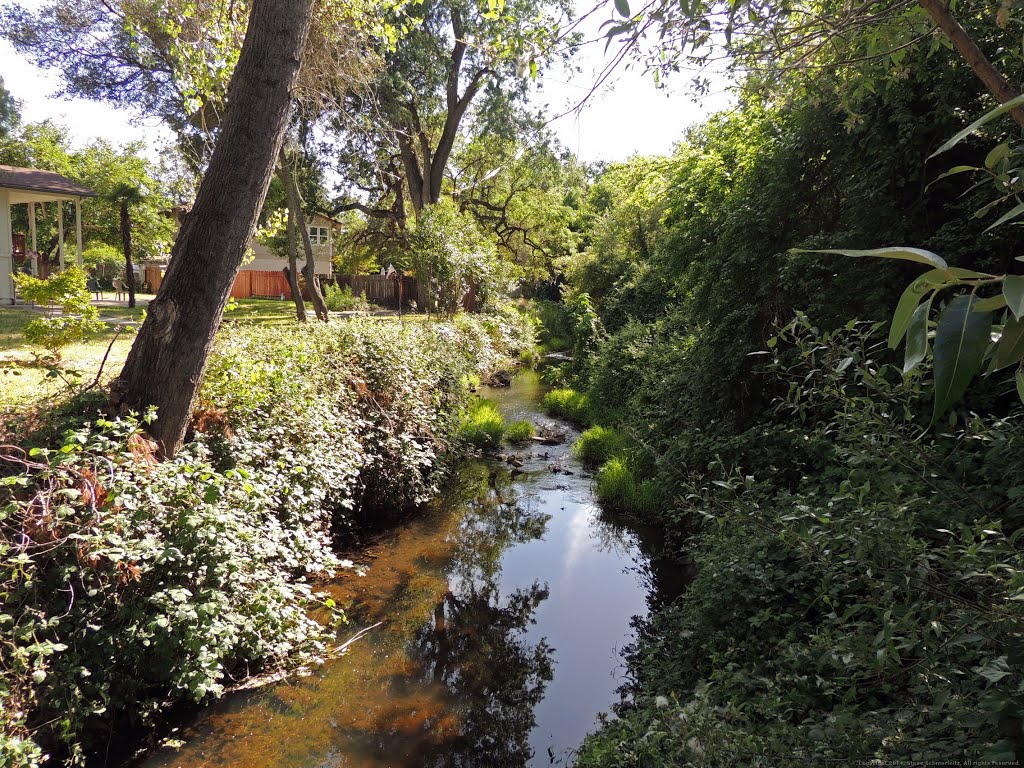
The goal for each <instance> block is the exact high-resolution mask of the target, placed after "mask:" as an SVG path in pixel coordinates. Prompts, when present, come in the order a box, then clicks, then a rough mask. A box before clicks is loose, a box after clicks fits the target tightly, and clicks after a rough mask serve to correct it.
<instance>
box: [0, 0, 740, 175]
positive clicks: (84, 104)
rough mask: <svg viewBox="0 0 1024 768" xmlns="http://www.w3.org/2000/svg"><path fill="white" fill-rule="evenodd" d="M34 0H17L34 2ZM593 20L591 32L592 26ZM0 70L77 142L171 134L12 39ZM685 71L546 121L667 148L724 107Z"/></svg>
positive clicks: (538, 101)
mask: <svg viewBox="0 0 1024 768" xmlns="http://www.w3.org/2000/svg"><path fill="white" fill-rule="evenodd" d="M37 1H38V0H35V1H34V0H27V2H26V0H22V2H23V3H24V4H25V5H28V6H32V5H35V4H36V2H37ZM598 23H599V21H598V20H595V22H594V25H593V26H592V29H591V30H584V34H593V30H594V29H596V28H597V24H598ZM603 47H604V46H603V45H601V44H596V45H590V46H584V48H583V50H582V52H581V54H580V56H578V57H577V60H576V63H577V64H578V65H579V67H580V68H581V70H582V71H581V72H574V73H567V72H563V71H558V70H552V71H548V72H542V73H541V76H540V77H541V80H542V82H543V87H542V88H539V89H535V93H534V104H535V105H536V106H537V107H541V106H544V105H547V106H548V110H547V111H548V114H550V115H552V116H554V115H558V114H560V113H562V112H565V111H566V110H568V109H570V108H571V107H573V106H575V105H576V104H577V103H578V102H579V101H580V99H581V98H582V97H583V96H585V95H586V93H587V92H588V91H589V90H590V88H591V86H592V84H593V83H594V82H595V79H596V71H597V70H598V69H599V68H600V66H601V64H602V63H603ZM0 76H2V77H3V79H4V85H5V86H6V88H7V89H8V90H9V91H10V92H11V94H12V95H13V96H14V98H16V99H18V100H19V101H20V102H21V108H22V119H23V120H24V121H26V122H36V121H40V120H45V119H47V118H51V119H54V120H56V121H58V122H60V123H62V124H64V125H66V126H67V127H68V129H69V132H70V134H71V140H72V143H73V144H75V145H76V146H81V145H82V144H86V143H89V142H90V141H92V140H94V139H97V138H104V139H107V140H109V141H111V142H112V143H114V144H122V143H124V142H127V141H136V140H141V141H144V142H146V144H147V145H148V146H150V147H151V154H152V155H153V156H154V157H155V154H156V147H157V146H158V145H159V144H161V143H164V141H165V140H166V139H167V138H169V136H170V134H169V132H168V131H167V129H166V128H163V127H162V126H161V125H160V123H159V121H156V120H154V119H151V118H150V119H146V120H142V121H141V122H140V121H139V120H138V119H137V117H136V116H134V115H132V114H130V113H128V112H126V111H124V110H118V109H115V108H113V107H111V106H109V105H107V104H102V103H97V102H92V101H87V100H84V99H64V98H57V96H56V93H57V92H58V91H59V89H60V80H59V77H58V76H57V74H56V73H54V72H48V71H44V70H40V69H38V68H36V67H35V66H33V65H32V64H31V63H29V62H28V61H27V60H26V59H25V58H23V57H22V56H20V55H19V54H18V53H17V52H16V51H15V50H14V49H13V48H12V47H11V45H10V44H9V43H7V42H6V41H0ZM688 84H689V83H688V80H687V77H686V75H685V74H682V75H679V76H678V77H677V78H676V79H675V80H673V81H670V83H669V87H668V88H664V89H658V88H656V87H655V85H654V80H653V78H652V76H651V75H649V74H645V73H643V72H642V71H640V70H639V69H634V70H621V71H619V72H618V73H616V75H615V76H614V77H613V78H611V81H610V82H609V83H608V84H606V86H605V87H603V88H602V89H601V90H600V91H599V92H597V93H596V94H595V95H594V96H592V97H591V99H589V100H588V102H587V104H585V105H584V106H583V107H582V108H581V109H580V110H579V111H577V112H572V113H570V114H567V115H565V116H563V117H560V118H558V119H555V120H553V121H552V122H551V123H550V125H549V127H550V128H551V130H552V131H554V133H555V134H556V135H557V136H558V138H559V140H560V141H561V142H562V144H563V145H565V147H566V148H568V149H569V150H570V151H572V152H573V153H575V154H576V155H577V157H579V158H580V159H582V160H584V161H586V162H595V161H598V160H606V161H615V160H623V159H625V158H627V157H629V156H631V155H633V154H666V153H668V152H671V151H672V147H673V145H674V144H675V143H676V142H677V141H679V140H680V139H681V138H682V137H683V132H684V131H685V129H686V128H687V127H689V126H690V125H693V124H695V123H698V122H700V121H701V120H703V119H704V118H706V117H707V116H708V115H710V114H712V113H713V112H715V111H718V110H720V109H723V108H725V107H727V106H728V105H729V95H728V94H727V93H726V92H724V91H721V90H720V91H718V92H717V93H714V94H712V96H711V97H709V98H707V99H705V100H704V101H703V102H702V103H694V101H693V100H692V99H691V97H690V96H689V95H688V94H687V92H686V90H687V86H688Z"/></svg>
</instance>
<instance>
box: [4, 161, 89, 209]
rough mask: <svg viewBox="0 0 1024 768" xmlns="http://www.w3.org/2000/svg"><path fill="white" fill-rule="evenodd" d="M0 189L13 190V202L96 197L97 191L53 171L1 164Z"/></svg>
mask: <svg viewBox="0 0 1024 768" xmlns="http://www.w3.org/2000/svg"><path fill="white" fill-rule="evenodd" d="M0 189H6V190H9V191H10V192H11V202H12V203H30V202H48V201H53V200H69V199H74V198H76V197H95V196H96V193H95V192H93V191H92V190H91V189H89V188H88V187H83V186H82V185H81V184H78V183H77V182H74V181H71V179H67V178H65V177H63V176H61V175H60V174H59V173H54V172H53V171H40V170H37V169H35V168H19V167H17V166H13V165H0Z"/></svg>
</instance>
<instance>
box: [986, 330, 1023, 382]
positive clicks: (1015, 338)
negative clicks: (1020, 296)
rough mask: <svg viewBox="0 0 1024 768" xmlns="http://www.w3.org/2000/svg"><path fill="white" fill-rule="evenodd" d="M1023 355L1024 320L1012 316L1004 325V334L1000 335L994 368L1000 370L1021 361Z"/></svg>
mask: <svg viewBox="0 0 1024 768" xmlns="http://www.w3.org/2000/svg"><path fill="white" fill-rule="evenodd" d="M1022 357H1024V321H1021V320H1018V319H1017V318H1015V317H1011V318H1010V319H1009V320H1007V321H1006V325H1004V326H1003V335H1002V336H1000V337H999V344H998V345H997V346H996V356H995V360H994V361H993V363H992V370H993V371H1000V370H1002V369H1003V368H1006V367H1007V366H1010V365H1013V364H1014V363H1017V362H1020V359H1021V358H1022Z"/></svg>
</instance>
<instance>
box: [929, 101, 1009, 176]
mask: <svg viewBox="0 0 1024 768" xmlns="http://www.w3.org/2000/svg"><path fill="white" fill-rule="evenodd" d="M1021 105H1024V95H1021V96H1015V97H1014V98H1012V99H1010V100H1009V101H1007V102H1005V103H1003V104H1000V105H999V106H998V107H996V108H995V109H993V110H992V111H990V112H986V113H985V114H984V115H982V116H981V117H979V118H978V119H977V120H975V121H974V122H973V123H971V124H970V125H968V126H967V127H966V128H964V129H963V130H962V131H960V133H958V134H957V135H956V136H954V137H953V138H951V139H950V140H949V141H947V142H946V143H945V144H943V145H942V146H941V147H939V148H938V149H937V150H935V151H934V152H932V154H931V155H929V156H928V159H929V160H931V159H932V158H933V157H935V156H936V155H941V154H942V153H943V152H948V151H949V150H951V149H952V148H953V147H955V146H956V145H957V144H959V143H960V142H961V141H963V140H964V139H966V138H967V137H968V136H970V135H971V134H972V133H974V132H975V131H976V130H978V129H979V128H981V126H983V125H985V124H986V123H988V122H990V121H992V120H995V119H996V118H997V117H999V116H1000V115H1005V114H1006V113H1007V112H1009V111H1010V110H1011V109H1016V108H1017V107H1019V106H1021Z"/></svg>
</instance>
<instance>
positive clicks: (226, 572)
mask: <svg viewBox="0 0 1024 768" xmlns="http://www.w3.org/2000/svg"><path fill="white" fill-rule="evenodd" d="M478 322H480V320H479V319H470V320H466V321H464V322H463V324H462V325H461V326H460V327H455V326H453V325H447V324H440V323H438V324H421V323H407V324H404V325H399V324H391V323H378V322H372V321H358V320H354V321H352V322H348V323H345V324H333V325H331V326H323V325H321V324H315V325H312V326H301V327H298V326H296V327H291V326H281V327H270V326H254V327H251V328H246V327H244V326H242V325H238V324H236V325H235V326H233V328H232V331H231V334H230V335H229V336H227V337H225V338H221V339H220V340H219V343H218V346H217V350H216V352H215V354H214V356H213V357H212V359H211V361H210V365H209V368H208V372H207V376H206V379H205V381H204V385H203V389H202V394H201V401H200V404H199V407H198V408H197V410H196V412H195V419H194V423H193V427H194V430H195V434H194V439H193V442H191V443H190V444H188V445H187V446H186V447H185V448H184V449H183V450H182V451H181V452H180V453H179V454H178V455H177V456H176V457H175V458H174V459H173V460H171V461H163V462H158V461H156V460H155V446H154V445H153V444H152V443H151V442H150V441H148V440H147V439H146V438H145V436H144V434H143V433H142V432H141V430H142V429H143V428H144V422H143V423H140V422H139V421H137V420H136V419H134V418H123V419H116V420H111V419H109V418H107V417H105V416H103V415H102V414H101V415H99V416H98V417H97V418H95V419H93V420H91V421H90V422H89V423H85V424H82V423H81V422H78V423H77V425H72V426H71V429H69V430H68V431H67V433H66V434H65V436H64V438H63V440H60V441H59V442H57V443H55V444H51V445H47V446H46V447H42V446H40V447H37V448H34V449H32V450H31V451H30V452H29V451H23V450H20V449H13V448H10V447H7V448H5V449H3V450H2V451H0V520H2V522H3V526H2V528H0V531H2V536H0V583H2V585H3V588H2V593H3V603H2V607H0V626H2V627H3V632H2V633H0V649H2V657H3V659H4V663H3V665H2V666H0V703H2V706H0V725H2V728H0V732H2V733H3V736H2V737H0V762H3V763H5V764H6V763H9V762H11V761H12V760H14V759H15V758H14V757H13V756H14V755H15V754H23V755H31V754H35V755H39V754H40V750H41V751H42V752H45V753H48V754H50V755H51V756H53V758H54V759H55V760H58V761H59V760H61V759H65V758H66V761H67V762H70V763H71V764H80V763H82V762H83V761H84V760H85V759H86V757H87V755H88V754H89V752H90V751H91V750H93V749H94V748H98V749H100V750H102V748H103V747H105V745H106V743H107V736H108V732H109V724H110V722H111V720H112V719H115V718H121V717H128V718H130V719H131V720H132V721H133V722H135V723H136V724H139V725H142V726H145V725H146V724H148V723H150V722H152V720H153V718H154V716H155V715H157V714H158V712H160V711H162V710H163V709H164V707H165V706H166V705H167V704H168V703H170V702H175V701H193V702H205V701H207V700H209V699H210V698H213V697H216V696H218V695H220V693H221V692H222V691H223V690H224V688H225V687H226V686H227V685H229V684H230V683H231V682H232V681H236V680H238V679H240V678H242V677H244V676H245V675H246V674H250V673H253V672H257V671H258V670H259V669H260V668H263V667H271V668H274V667H279V666H280V667H286V668H294V667H296V666H300V665H308V664H312V663H315V662H317V661H319V660H320V659H321V658H323V657H324V655H325V653H326V652H327V651H328V650H329V641H330V639H331V636H330V630H331V628H330V627H325V626H321V625H320V624H318V623H317V622H316V621H314V620H313V619H312V618H311V617H310V615H311V614H310V609H311V608H313V607H316V606H318V605H322V604H321V602H320V601H319V600H318V599H317V597H316V595H315V593H314V589H313V587H312V582H313V580H314V579H316V578H319V577H322V576H325V575H330V574H332V573H333V572H334V571H336V570H337V569H338V568H340V567H343V566H344V565H345V563H343V562H339V561H338V560H337V558H336V557H335V556H334V555H333V554H332V549H331V541H332V538H333V537H335V536H338V535H341V534H343V533H344V532H345V531H347V530H348V529H349V528H351V527H352V526H354V525H355V524H357V522H358V521H360V520H364V519H367V518H369V517H372V516H375V515H379V514H386V513H391V514H393V513H394V511H395V510H398V509H401V508H404V507H409V506H411V505H415V504H418V503H420V502H423V501H425V500H426V499H428V498H430V497H431V496H432V495H433V494H434V493H435V491H436V483H437V480H438V479H439V476H440V475H439V471H440V470H441V469H442V467H443V464H442V460H441V457H442V452H444V451H447V448H448V446H449V445H450V441H451V438H452V437H453V436H454V434H455V429H456V426H457V423H458V417H459V414H460V412H461V411H462V409H463V406H464V404H465V402H466V399H467V397H468V392H467V391H466V389H465V385H464V382H465V381H466V379H467V378H469V377H470V376H471V375H473V374H475V373H477V371H478V368H477V361H476V360H475V359H474V358H473V357H472V356H471V354H469V353H467V352H466V351H465V350H467V349H469V348H470V344H468V343H464V340H465V339H464V336H465V334H466V331H465V330H462V329H464V328H467V327H469V325H471V324H472V323H478ZM480 337H481V338H484V339H489V338H491V336H490V335H489V334H488V332H486V331H481V333H480ZM509 337H511V331H510V332H509ZM523 343H532V339H527V340H525V342H523ZM518 352H519V349H518V345H513V346H510V347H507V348H503V349H493V350H490V354H489V355H487V359H488V362H492V361H493V360H495V359H497V358H498V357H500V356H502V355H507V356H509V357H512V356H514V355H517V354H518ZM396 360H400V361H401V365H397V364H395V361H396ZM77 412H79V413H80V412H81V408H79V409H78V411H77ZM151 417H152V414H149V415H147V417H146V418H147V419H148V418H151ZM65 418H68V417H66V416H65ZM447 455H448V456H449V457H451V458H454V455H453V454H451V453H448V454H447ZM44 510H45V512H44ZM19 759H21V758H19Z"/></svg>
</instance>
